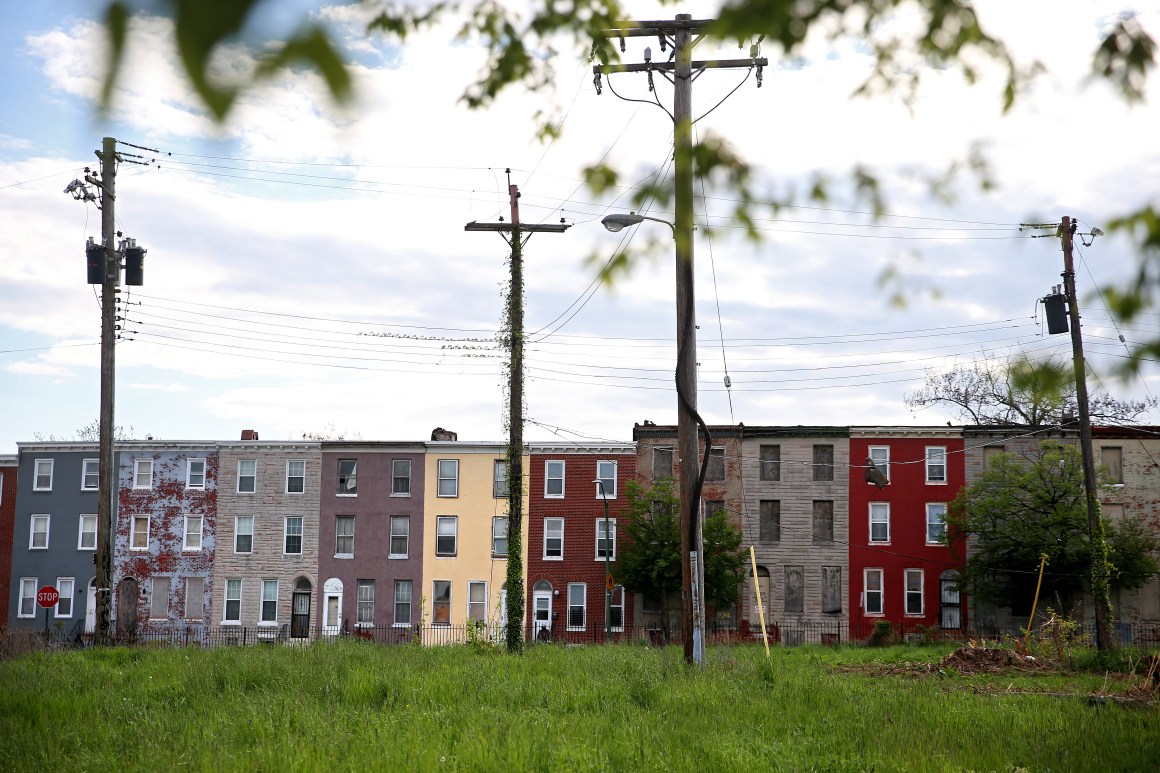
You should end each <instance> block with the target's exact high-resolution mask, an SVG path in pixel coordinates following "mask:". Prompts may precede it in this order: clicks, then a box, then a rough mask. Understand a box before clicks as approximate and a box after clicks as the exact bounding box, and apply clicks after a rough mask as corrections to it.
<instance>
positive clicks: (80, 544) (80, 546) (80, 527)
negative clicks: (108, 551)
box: [77, 513, 97, 550]
mask: <svg viewBox="0 0 1160 773" xmlns="http://www.w3.org/2000/svg"><path fill="white" fill-rule="evenodd" d="M86 518H92V519H93V530H92V532H91V534H92V535H93V546H92V547H91V548H86V547H85V545H84V542H85V519H86ZM96 549H97V514H96V513H81V514H80V517H79V518H78V519H77V550H96Z"/></svg>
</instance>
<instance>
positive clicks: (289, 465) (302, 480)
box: [286, 459, 306, 494]
mask: <svg viewBox="0 0 1160 773" xmlns="http://www.w3.org/2000/svg"><path fill="white" fill-rule="evenodd" d="M293 465H301V467H300V468H299V469H298V470H297V472H299V474H297V475H295V474H294V473H295V472H296V470H295V469H294V467H293ZM295 481H297V482H298V490H297V491H295V490H294V485H293V484H294V482H295ZM286 493H287V494H305V493H306V460H305V459H287V460H286Z"/></svg>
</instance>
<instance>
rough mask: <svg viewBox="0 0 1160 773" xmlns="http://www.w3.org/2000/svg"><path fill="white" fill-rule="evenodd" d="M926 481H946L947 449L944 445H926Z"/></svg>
mask: <svg viewBox="0 0 1160 773" xmlns="http://www.w3.org/2000/svg"><path fill="white" fill-rule="evenodd" d="M926 482H927V483H946V482H947V449H946V446H927V447H926Z"/></svg>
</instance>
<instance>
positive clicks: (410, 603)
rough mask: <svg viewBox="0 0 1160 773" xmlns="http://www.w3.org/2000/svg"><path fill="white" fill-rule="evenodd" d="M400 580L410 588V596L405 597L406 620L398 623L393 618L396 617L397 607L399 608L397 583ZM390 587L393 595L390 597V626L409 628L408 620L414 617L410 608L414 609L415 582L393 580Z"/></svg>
mask: <svg viewBox="0 0 1160 773" xmlns="http://www.w3.org/2000/svg"><path fill="white" fill-rule="evenodd" d="M401 582H405V583H407V584H408V585H409V586H410V588H411V597H410V598H409V599H407V622H405V623H399V622H396V621H395V618H397V617H398V614H397V613H398V609H399V583H401ZM391 587H392V588H393V589H394V596H392V598H391V627H392V628H410V627H411V622H410V621H411V620H412V619H414V617H415V616H414V614H412V610H413V609H414V605H415V582H414V581H413V580H405V579H404V580H395V581H394V583H392V585H391Z"/></svg>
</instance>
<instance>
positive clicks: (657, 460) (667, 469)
mask: <svg viewBox="0 0 1160 773" xmlns="http://www.w3.org/2000/svg"><path fill="white" fill-rule="evenodd" d="M652 463H653V480H661V479H662V478H671V477H673V449H671V448H666V447H663V446H662V447H659V448H654V449H653V456H652Z"/></svg>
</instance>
